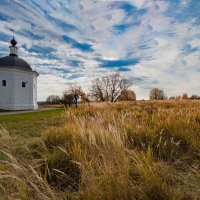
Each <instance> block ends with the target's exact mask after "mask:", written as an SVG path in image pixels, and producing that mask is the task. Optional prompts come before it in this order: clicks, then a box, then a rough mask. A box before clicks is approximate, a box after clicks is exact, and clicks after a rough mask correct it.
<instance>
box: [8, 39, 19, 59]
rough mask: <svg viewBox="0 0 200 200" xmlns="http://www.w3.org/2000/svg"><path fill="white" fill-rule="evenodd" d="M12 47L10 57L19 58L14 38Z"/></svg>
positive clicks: (11, 41)
mask: <svg viewBox="0 0 200 200" xmlns="http://www.w3.org/2000/svg"><path fill="white" fill-rule="evenodd" d="M10 43H11V46H10V55H9V56H16V57H18V54H17V50H18V48H17V47H16V45H17V41H16V40H15V37H14V36H13V38H12V40H10Z"/></svg>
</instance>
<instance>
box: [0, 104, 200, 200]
mask: <svg viewBox="0 0 200 200" xmlns="http://www.w3.org/2000/svg"><path fill="white" fill-rule="evenodd" d="M0 124H1V129H0V137H1V138H0V199H2V200H11V199H21V200H28V199H31V200H32V199H33V200H44V199H45V200H46V199H47V200H48V199H49V200H50V199H52V200H79V199H80V200H198V199H200V101H190V100H180V101H137V102H123V103H99V104H91V105H80V106H79V107H78V108H77V109H76V108H69V109H67V110H62V109H59V110H53V111H45V112H38V113H27V114H20V115H7V116H0Z"/></svg>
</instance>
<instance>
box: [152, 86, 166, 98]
mask: <svg viewBox="0 0 200 200" xmlns="http://www.w3.org/2000/svg"><path fill="white" fill-rule="evenodd" d="M149 98H150V100H163V99H166V96H165V94H164V91H163V90H161V89H159V88H153V89H151V91H150V95H149Z"/></svg>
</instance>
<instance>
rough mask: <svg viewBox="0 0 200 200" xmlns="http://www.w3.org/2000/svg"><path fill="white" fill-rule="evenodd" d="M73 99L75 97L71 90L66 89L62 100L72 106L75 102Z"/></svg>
mask: <svg viewBox="0 0 200 200" xmlns="http://www.w3.org/2000/svg"><path fill="white" fill-rule="evenodd" d="M73 99H74V97H73V95H72V94H71V93H70V92H69V91H67V90H65V91H64V92H63V97H62V100H61V102H62V103H63V104H64V105H65V106H66V105H68V106H69V107H70V106H71V105H72V104H73Z"/></svg>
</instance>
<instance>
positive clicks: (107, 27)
mask: <svg viewBox="0 0 200 200" xmlns="http://www.w3.org/2000/svg"><path fill="white" fill-rule="evenodd" d="M10 28H14V29H15V31H16V33H15V36H16V39H17V41H18V47H19V57H21V58H23V59H25V60H26V61H27V62H28V63H29V64H30V65H31V66H32V68H33V69H34V70H36V71H37V72H38V73H39V74H40V76H39V78H38V98H39V99H38V100H39V101H41V100H45V99H46V97H47V96H48V95H50V94H58V95H61V94H62V91H63V90H65V89H67V88H68V87H70V86H74V85H81V86H82V87H83V88H84V89H85V90H88V89H89V88H90V86H91V81H92V80H93V79H95V78H97V77H101V76H105V75H108V74H112V73H116V72H119V73H120V74H121V75H122V76H124V77H125V78H128V79H130V80H132V82H133V87H132V89H134V90H135V92H136V94H137V98H138V99H143V98H148V94H149V90H150V89H151V88H152V87H160V88H162V89H163V90H164V91H165V93H166V94H167V96H171V95H178V94H182V93H183V92H188V94H189V95H191V94H200V0H130V1H117V0H116V1H114V0H110V1H109V0H31V1H29V0H0V57H2V56H5V55H7V54H9V49H8V46H9V43H8V42H9V41H10V39H11V33H10V31H9V29H10Z"/></svg>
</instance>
